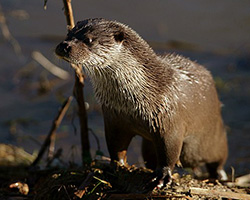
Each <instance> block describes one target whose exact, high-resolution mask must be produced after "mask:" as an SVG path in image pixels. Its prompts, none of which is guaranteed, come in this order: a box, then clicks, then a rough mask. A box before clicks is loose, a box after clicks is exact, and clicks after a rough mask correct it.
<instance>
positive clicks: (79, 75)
mask: <svg viewBox="0 0 250 200" xmlns="http://www.w3.org/2000/svg"><path fill="white" fill-rule="evenodd" d="M63 3H64V9H65V16H66V20H67V25H68V30H70V29H72V28H73V27H74V25H75V24H74V17H73V12H72V6H71V0H63ZM71 66H72V68H73V69H75V85H74V91H73V94H74V96H75V98H76V100H77V103H78V110H79V111H78V116H79V120H80V126H81V145H82V163H83V164H86V163H90V162H91V155H90V144H89V135H88V121H87V112H86V108H85V103H84V94H83V87H84V75H83V71H82V66H80V65H74V64H71Z"/></svg>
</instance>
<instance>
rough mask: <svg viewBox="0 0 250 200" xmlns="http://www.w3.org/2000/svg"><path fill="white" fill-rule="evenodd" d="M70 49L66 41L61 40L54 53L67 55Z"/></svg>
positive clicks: (62, 55)
mask: <svg viewBox="0 0 250 200" xmlns="http://www.w3.org/2000/svg"><path fill="white" fill-rule="evenodd" d="M70 50H71V46H70V45H69V44H68V42H66V41H63V42H61V43H60V44H59V45H57V47H56V50H55V52H56V54H57V55H58V56H61V57H68V55H69V52H70Z"/></svg>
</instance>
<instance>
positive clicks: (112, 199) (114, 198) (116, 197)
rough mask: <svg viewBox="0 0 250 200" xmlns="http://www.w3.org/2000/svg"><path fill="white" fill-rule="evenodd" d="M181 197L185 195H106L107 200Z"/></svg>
mask: <svg viewBox="0 0 250 200" xmlns="http://www.w3.org/2000/svg"><path fill="white" fill-rule="evenodd" d="M168 198H170V199H172V198H175V199H178V198H179V199H183V198H186V195H179V194H178V195H148V194H111V195H110V196H109V197H108V200H126V199H128V200H130V199H138V200H139V199H140V200H143V199H168Z"/></svg>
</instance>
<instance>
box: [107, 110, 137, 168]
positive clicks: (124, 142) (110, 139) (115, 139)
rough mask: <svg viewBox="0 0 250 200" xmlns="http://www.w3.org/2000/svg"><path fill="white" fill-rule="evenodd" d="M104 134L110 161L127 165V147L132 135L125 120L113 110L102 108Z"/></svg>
mask: <svg viewBox="0 0 250 200" xmlns="http://www.w3.org/2000/svg"><path fill="white" fill-rule="evenodd" d="M103 114H104V125H105V136H106V143H107V146H108V151H109V154H110V157H111V161H112V163H114V161H118V162H119V163H120V164H122V165H127V149H128V146H129V144H130V142H131V140H132V138H133V137H134V134H133V133H132V132H131V131H130V128H129V125H127V123H126V121H125V120H124V119H123V118H122V117H120V116H117V115H116V113H115V112H114V111H110V110H106V109H103Z"/></svg>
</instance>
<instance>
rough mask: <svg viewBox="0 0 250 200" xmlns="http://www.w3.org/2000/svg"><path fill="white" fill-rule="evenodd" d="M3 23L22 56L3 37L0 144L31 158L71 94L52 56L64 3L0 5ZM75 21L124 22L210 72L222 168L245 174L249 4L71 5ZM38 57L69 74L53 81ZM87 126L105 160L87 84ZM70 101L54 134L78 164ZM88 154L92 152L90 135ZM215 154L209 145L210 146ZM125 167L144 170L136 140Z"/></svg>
mask: <svg viewBox="0 0 250 200" xmlns="http://www.w3.org/2000/svg"><path fill="white" fill-rule="evenodd" d="M0 5H1V8H2V13H3V14H4V16H5V18H6V24H7V26H8V28H9V30H10V32H11V34H12V36H13V37H14V38H15V39H16V41H17V42H18V43H19V44H20V47H21V53H16V52H15V50H14V49H13V46H12V45H11V44H10V43H9V42H8V41H6V40H5V39H4V37H3V34H2V32H1V31H0V97H1V99H0V134H1V135H0V143H7V144H15V145H17V146H20V147H23V148H24V149H25V150H26V151H28V152H31V153H32V152H33V151H36V150H38V149H39V148H40V145H41V143H42V142H43V140H44V139H45V137H46V135H47V133H48V131H49V130H50V127H51V124H52V121H53V119H54V118H55V116H56V115H57V112H58V109H59V107H60V106H61V104H62V102H63V100H64V99H65V98H67V97H68V96H69V95H71V94H72V88H73V84H74V76H73V74H74V72H73V70H72V69H70V67H69V64H68V63H66V62H64V61H62V60H59V59H58V58H57V57H56V56H55V54H54V48H55V46H56V45H57V44H58V43H59V42H60V41H61V40H62V39H63V38H64V37H65V35H66V32H67V31H66V20H65V16H64V13H63V3H62V1H59V0H58V1H53V0H49V1H48V5H47V10H46V11H45V10H44V9H43V1H42V0H36V1H34V0H25V1H22V0H0ZM72 5H73V10H74V15H75V21H79V20H83V19H86V18H94V17H103V18H107V19H112V20H117V21H120V22H123V23H125V24H128V25H129V26H130V27H132V28H133V29H134V30H136V31H137V32H138V33H139V34H140V35H141V36H142V37H143V38H144V39H145V40H146V41H148V42H149V43H150V44H151V46H152V47H153V48H154V49H155V51H156V52H157V53H160V54H162V53H169V52H177V53H180V54H183V55H184V56H187V57H189V58H190V59H191V60H196V61H197V62H198V63H200V64H203V65H205V66H206V67H207V68H208V69H209V70H210V71H211V72H212V74H213V76H214V79H215V82H216V85H217V88H218V92H219V96H220V99H221V101H222V102H223V104H224V106H223V118H224V120H225V123H226V125H227V126H228V128H227V129H228V141H229V149H230V154H229V158H228V162H227V165H226V170H227V172H228V173H230V167H231V166H233V167H234V168H235V170H236V174H238V175H240V174H244V173H250V1H248V0H241V1H235V0H221V1H215V0H203V1H199V0H189V1H184V0H171V1H163V0H154V1H153V0H136V1H135V0H126V1H121V0H105V1H97V0H73V1H72ZM33 51H40V52H41V53H42V54H43V55H44V56H46V57H47V58H48V59H49V60H50V61H51V62H52V63H54V64H56V65H57V66H60V67H61V68H63V69H64V70H66V71H68V72H69V73H70V74H71V78H70V79H69V80H61V79H59V78H58V77H55V76H54V75H52V74H51V73H50V72H48V71H47V70H46V69H44V68H43V67H42V66H41V65H40V64H38V63H37V62H36V61H34V59H33V58H32V56H31V55H32V52H33ZM84 90H85V96H86V97H85V100H86V101H87V102H88V103H89V109H88V120H89V128H91V129H92V130H93V131H94V132H95V134H96V135H97V136H98V138H99V140H100V144H101V151H103V152H104V154H105V155H107V156H108V152H107V147H106V144H105V139H104V130H103V120H102V114H101V109H100V107H99V105H98V104H97V103H96V101H95V99H94V97H93V93H92V88H91V84H90V82H89V79H87V80H86V84H85V89H84ZM72 124H75V126H76V127H78V119H77V114H76V102H73V104H72V106H71V108H70V110H69V111H68V113H67V115H66V117H65V119H64V120H63V122H62V124H61V126H60V128H59V130H58V135H57V141H56V148H61V147H62V148H63V159H64V160H73V161H75V162H80V139H79V137H80V136H79V128H78V129H77V131H76V132H75V131H74V126H73V125H72ZM90 140H91V152H92V154H93V155H94V154H95V151H96V150H97V145H96V141H95V139H94V137H93V135H90ZM211 148H212V147H211ZM129 163H130V164H134V163H137V164H143V160H142V157H141V153H140V138H139V137H136V138H135V139H134V140H133V143H132V144H131V146H130V150H129Z"/></svg>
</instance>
